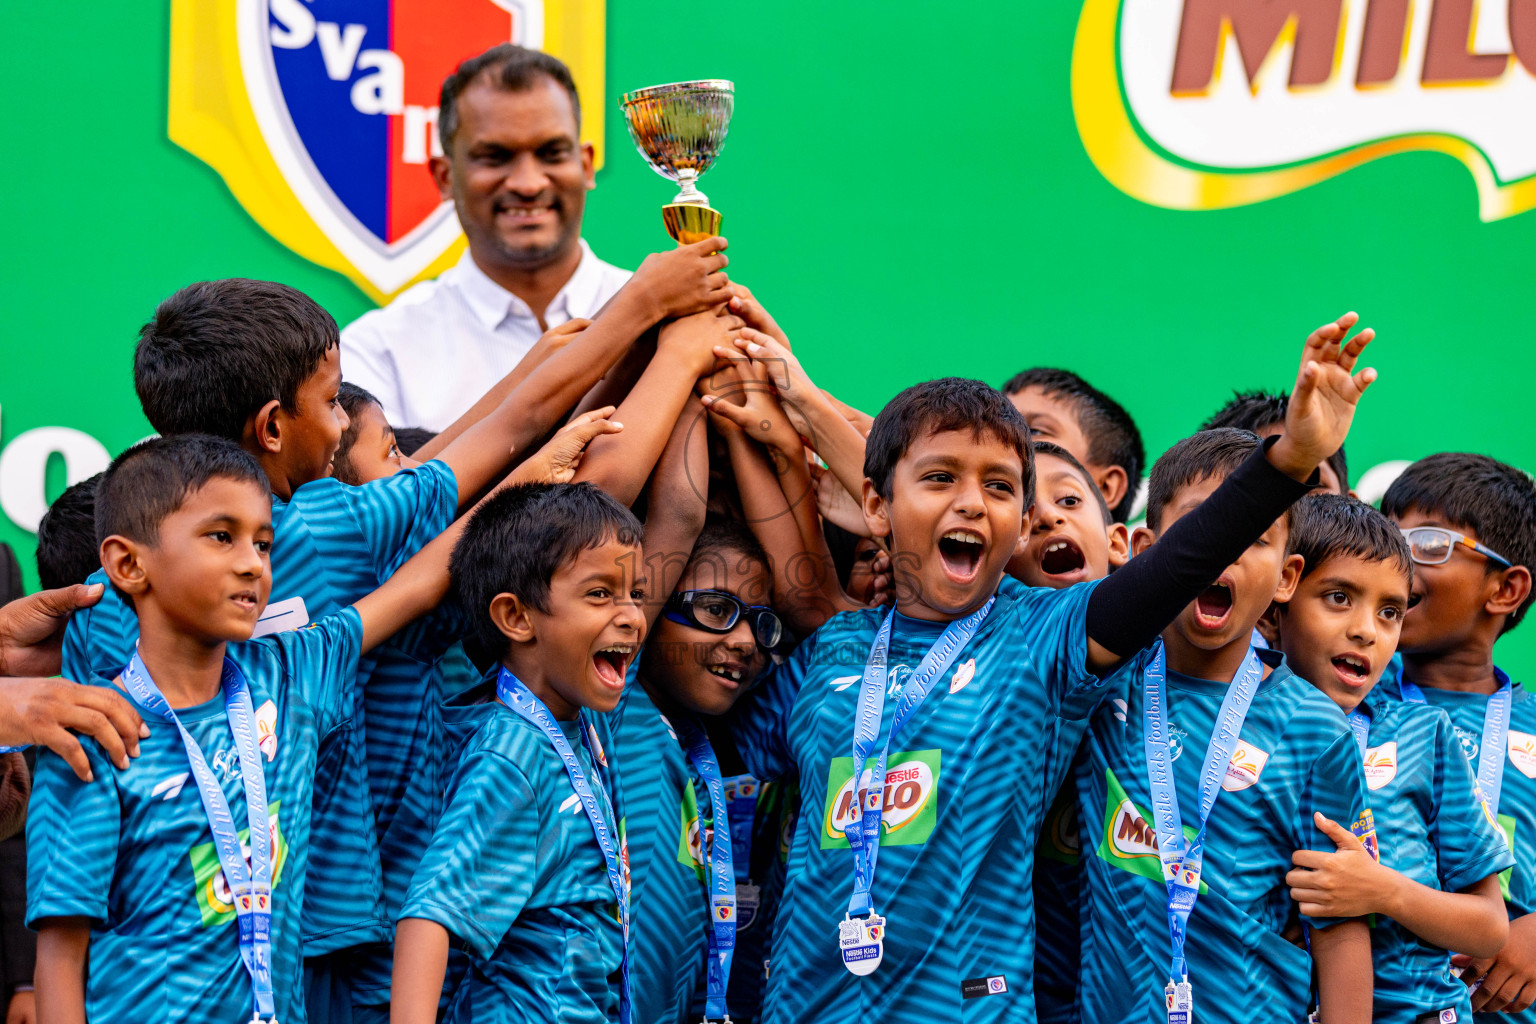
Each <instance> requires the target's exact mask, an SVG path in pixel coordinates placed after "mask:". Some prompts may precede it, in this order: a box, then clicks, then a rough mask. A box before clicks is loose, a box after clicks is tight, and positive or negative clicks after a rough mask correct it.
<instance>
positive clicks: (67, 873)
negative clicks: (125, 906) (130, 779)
mask: <svg viewBox="0 0 1536 1024" xmlns="http://www.w3.org/2000/svg"><path fill="white" fill-rule="evenodd" d="M80 745H81V746H82V747H83V748H84V749H85V756H86V759H87V760H88V761H89V762H90V766H91V775H92V776H93V779H92V781H90V782H81V781H80V779H79V777H78V776H76V775H75V772H74V769H72V768H70V767H69V765H68V764H67V763H66V762H65V761H64V759H63V758H62V757H60V756H59V755H57V754H55V753H54V752H53V751H51V750H48V749H46V748H40V749H39V750H38V754H37V771H36V776H35V777H34V779H33V781H32V802H31V804H30V805H29V806H28V808H27V926H28V927H29V928H36V927H37V926H38V924H39V923H40V922H45V921H47V920H49V919H50V918H58V917H83V918H86V919H87V920H89V921H90V922H91V923H92V924H93V925H102V924H105V923H106V920H107V900H108V896H109V894H110V893H111V891H112V879H113V876H114V875H116V873H117V850H118V843H119V839H120V837H121V834H122V828H123V820H122V817H123V814H122V802H121V798H120V796H119V794H118V789H117V775H116V773H115V772H114V771H113V769H112V765H111V763H110V762H109V761H108V760H107V758H106V755H105V754H103V753H102V750H101V748H100V747H99V746H97V745H96V741H95V740H92V739H87V738H82V739H81V741H80Z"/></svg>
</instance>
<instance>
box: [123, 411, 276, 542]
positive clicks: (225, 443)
mask: <svg viewBox="0 0 1536 1024" xmlns="http://www.w3.org/2000/svg"><path fill="white" fill-rule="evenodd" d="M214 479H229V480H242V481H249V482H250V483H251V484H253V485H255V486H256V487H259V488H261V492H262V493H263V494H270V493H271V488H270V485H269V484H268V483H267V475H266V474H265V473H263V472H262V471H261V466H260V465H259V464H258V463H257V462H256V457H255V456H254V455H252V454H251V453H250V452H248V451H246V450H245V449H244V448H241V447H240V446H239V445H237V444H235V443H234V442H233V441H230V440H227V439H225V438H222V437H213V436H212V435H210V434H176V435H174V436H172V437H152V438H150V439H149V440H148V441H140V442H139V443H138V444H136V445H134V446H133V447H132V448H129V449H128V450H127V451H125V452H123V454H121V455H119V456H118V457H117V458H115V459H113V460H112V465H110V466H108V467H107V471H106V473H105V474H103V476H102V478H101V483H99V484H98V485H97V486H96V546H97V547H98V548H100V546H101V542H102V541H104V540H106V539H107V538H108V537H112V536H120V537H127V538H128V539H129V540H131V541H137V542H138V543H140V544H149V545H151V546H153V545H155V544H158V543H159V541H160V524H161V523H163V522H164V521H165V519H166V517H167V516H169V515H171V514H172V513H174V512H175V511H176V510H177V509H179V508H181V506H182V504H183V503H184V502H185V501H186V500H187V496H188V495H190V494H191V493H192V492H193V491H196V490H198V489H199V488H201V487H203V486H205V485H207V483H208V481H210V480H214Z"/></svg>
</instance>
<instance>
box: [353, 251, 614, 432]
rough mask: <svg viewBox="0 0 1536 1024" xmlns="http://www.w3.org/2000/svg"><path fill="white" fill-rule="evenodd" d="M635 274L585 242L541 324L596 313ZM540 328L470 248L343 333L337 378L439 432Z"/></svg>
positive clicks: (408, 422) (394, 420) (395, 422)
mask: <svg viewBox="0 0 1536 1024" xmlns="http://www.w3.org/2000/svg"><path fill="white" fill-rule="evenodd" d="M629 277H630V272H629V271H627V270H620V269H619V268H618V267H615V266H612V265H611V264H608V263H604V262H603V261H602V260H600V259H598V258H597V257H596V256H594V255H593V254H592V250H591V249H590V248H588V246H587V243H586V241H585V240H583V241H582V243H581V262H580V263H578V264H577V265H576V272H575V273H574V274H572V275H571V279H570V280H569V281H567V282H566V283H565V287H564V288H561V289H560V292H559V294H557V295H556V296H555V298H554V300H553V301H552V302H550V304H549V308H548V309H546V310H545V311H544V320H545V322H546V323H547V324H548V325H549V326H550V327H554V326H556V325H558V324H563V323H565V322H566V321H567V320H574V319H576V318H577V317H591V316H592V315H593V314H595V313H596V312H597V311H598V310H599V309H601V308H602V305H603V303H605V302H607V301H608V300H609V299H610V298H612V297H613V294H614V293H615V292H617V291H618V290H619V288H621V287H622V286H623V284H624V282H625V281H628V280H629ZM543 333H544V331H543V329H542V328H540V327H539V321H538V318H536V317H535V316H534V315H533V311H532V310H531V309H529V308H528V304H527V303H526V302H524V301H523V300H522V299H520V298H518V297H517V296H516V295H513V294H512V293H511V292H509V291H507V290H506V289H505V288H503V287H502V286H501V285H499V284H497V283H496V282H495V281H492V280H491V279H490V278H489V277H487V276H486V274H485V271H483V270H481V269H480V268H479V267H478V266H476V265H475V261H474V260H473V259H472V258H471V257H470V255H469V250H468V249H465V250H464V256H463V258H461V259H460V260H459V262H458V263H456V264H455V265H454V266H452V267H450V268H449V269H448V270H445V271H444V272H443V273H442V274H441V275H440V276H439V277H438V278H437V279H436V280H435V281H423V282H421V283H420V284H417V285H414V286H412V287H410V288H408V289H406V290H405V291H404V292H402V293H401V294H400V295H399V296H397V297H396V298H395V301H393V302H391V303H390V304H389V305H388V306H385V307H384V308H382V309H375V310H371V311H370V312H367V313H364V314H363V315H362V316H360V317H358V318H357V319H356V320H354V321H352V323H350V324H348V325H347V326H346V328H345V329H343V330H342V332H341V376H342V379H343V380H346V381H349V382H351V383H353V384H356V385H358V386H359V387H362V388H366V389H367V390H369V391H371V392H373V394H374V395H376V396H377V397H378V399H379V403H380V404H381V405H383V407H384V416H385V418H386V419H387V420H388V421H389V423H390V425H392V426H396V427H425V428H427V429H428V430H442V429H443V428H444V427H446V426H448V425H449V424H450V423H452V422H453V421H454V420H456V419H458V418H459V417H460V416H461V415H463V413H464V412H465V411H466V410H467V409H468V408H469V407H470V406H472V405H474V404H475V402H477V401H479V399H480V396H481V395H484V394H485V392H486V391H487V390H489V389H490V387H491V385H493V384H495V383H496V382H497V381H499V380H501V378H503V377H505V376H506V375H507V374H509V373H511V372H512V368H513V367H515V366H516V365H517V364H518V361H519V360H521V359H522V358H523V356H525V355H527V354H528V350H529V349H531V348H532V347H533V345H534V342H536V341H538V340H539V336H540V335H542V334H543Z"/></svg>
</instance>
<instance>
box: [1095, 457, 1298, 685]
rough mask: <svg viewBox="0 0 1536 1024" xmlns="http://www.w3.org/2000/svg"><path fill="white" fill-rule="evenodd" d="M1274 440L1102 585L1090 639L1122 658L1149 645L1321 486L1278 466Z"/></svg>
mask: <svg viewBox="0 0 1536 1024" xmlns="http://www.w3.org/2000/svg"><path fill="white" fill-rule="evenodd" d="M1276 440H1277V439H1276V438H1270V439H1268V440H1267V441H1266V442H1265V445H1264V447H1263V448H1260V449H1256V450H1255V451H1254V453H1253V455H1251V456H1250V457H1249V458H1248V461H1247V462H1244V463H1243V464H1242V465H1241V466H1239V467H1237V469H1236V470H1235V471H1233V473H1232V475H1231V476H1229V477H1227V479H1226V480H1225V481H1223V482H1222V485H1221V486H1220V487H1218V488H1217V489H1216V490H1215V492H1214V493H1213V494H1212V495H1211V496H1210V497H1209V498H1207V499H1206V500H1205V501H1203V502H1201V504H1200V506H1199V507H1198V508H1196V509H1195V510H1194V511H1192V512H1190V513H1189V514H1188V515H1185V516H1182V517H1180V519H1179V521H1178V522H1176V523H1174V524H1173V525H1172V526H1170V527H1169V528H1168V531H1167V532H1166V533H1164V534H1163V535H1162V536H1161V537H1159V538H1158V540H1157V543H1156V544H1154V545H1152V546H1151V547H1150V548H1148V549H1147V550H1146V552H1145V553H1143V554H1141V555H1138V556H1136V557H1135V558H1133V559H1131V560H1130V561H1129V562H1127V563H1126V564H1125V565H1124V566H1122V567H1121V568H1119V569H1117V570H1115V571H1114V572H1113V573H1112V574H1110V576H1109V578H1108V579H1106V580H1105V581H1104V582H1102V583H1100V584H1099V586H1098V588H1097V589H1096V590H1094V592H1093V595H1092V596H1091V597H1090V598H1089V599H1088V636H1089V637H1090V638H1091V639H1093V640H1096V641H1097V642H1098V643H1099V644H1100V645H1102V646H1104V647H1106V648H1108V649H1109V650H1110V651H1113V652H1114V653H1115V654H1118V655H1119V656H1120V657H1122V658H1129V657H1130V656H1131V655H1133V654H1135V653H1136V652H1137V651H1139V650H1141V649H1142V648H1144V647H1146V646H1148V645H1149V644H1151V643H1152V641H1153V640H1156V639H1157V635H1158V634H1159V633H1161V632H1162V631H1163V630H1164V629H1165V628H1166V627H1167V625H1168V623H1170V622H1172V621H1173V620H1174V619H1176V618H1178V616H1179V612H1181V611H1183V610H1184V606H1185V605H1187V604H1189V602H1191V601H1193V600H1194V599H1195V598H1196V597H1198V596H1199V595H1200V592H1201V591H1202V590H1204V589H1205V588H1206V587H1208V586H1210V585H1211V581H1212V580H1214V579H1216V577H1218V576H1220V575H1221V573H1222V570H1223V569H1225V568H1226V567H1227V566H1229V565H1231V564H1232V563H1233V562H1235V561H1237V559H1238V557H1239V556H1240V555H1242V553H1243V552H1244V551H1245V550H1247V548H1248V545H1250V544H1252V543H1253V542H1254V541H1255V540H1257V539H1258V538H1259V537H1260V536H1261V535H1262V534H1263V533H1264V531H1265V530H1267V529H1269V528H1270V526H1271V525H1273V523H1274V521H1275V520H1276V519H1279V518H1280V516H1282V515H1284V514H1285V510H1286V509H1288V508H1290V507H1291V504H1292V503H1293V502H1295V501H1296V500H1297V499H1298V498H1300V497H1302V496H1303V495H1305V494H1306V493H1307V491H1309V490H1310V489H1311V488H1313V487H1315V486H1317V479H1318V475H1317V473H1316V472H1314V473H1313V474H1312V479H1311V480H1309V481H1307V482H1306V483H1304V484H1303V483H1298V482H1297V481H1295V480H1293V479H1291V478H1290V477H1288V476H1286V475H1285V474H1284V473H1282V472H1280V471H1279V470H1278V469H1276V468H1275V467H1274V466H1272V465H1270V462H1269V460H1268V459H1266V458H1265V457H1264V453H1265V452H1266V451H1268V450H1269V446H1270V445H1271V444H1273V443H1274V442H1275V441H1276Z"/></svg>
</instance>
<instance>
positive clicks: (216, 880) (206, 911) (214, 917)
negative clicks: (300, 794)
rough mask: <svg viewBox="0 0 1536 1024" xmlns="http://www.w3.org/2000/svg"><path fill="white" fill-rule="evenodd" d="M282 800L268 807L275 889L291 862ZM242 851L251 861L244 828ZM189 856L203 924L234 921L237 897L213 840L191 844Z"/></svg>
mask: <svg viewBox="0 0 1536 1024" xmlns="http://www.w3.org/2000/svg"><path fill="white" fill-rule="evenodd" d="M281 807H282V803H281V801H279V802H278V803H274V804H271V805H270V806H268V808H267V821H268V831H269V833H270V835H271V837H272V888H273V889H274V890H275V889H276V888H277V883H278V882H279V881H281V880H282V877H283V865H284V864H286V863H287V861H288V840H287V839H285V838H284V837H283V830H282V827H281V826H280V825H279V824H278V817H277V812H278V811H279V809H281ZM239 836H240V850H241V853H242V854H243V855H244V857H245V862H246V864H250V862H251V830H250V829H249V828H243V829H241V830H240V832H239ZM188 856H189V857H190V858H191V860H192V878H193V881H194V884H195V885H196V886H197V908H198V910H199V911H201V912H202V915H203V927H204V928H212V927H214V926H215V925H225V924H229V923H231V922H233V921H234V920H235V897H234V895H233V894H232V893H231V892H230V891H229V881H228V879H226V878H225V877H224V868H223V866H222V865H220V864H219V852H218V849H217V848H216V847H215V846H214V844H213V841H212V840H209V841H208V842H206V843H201V844H199V845H197V846H194V847H192V849H191V851H190V852H189V854H188Z"/></svg>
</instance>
